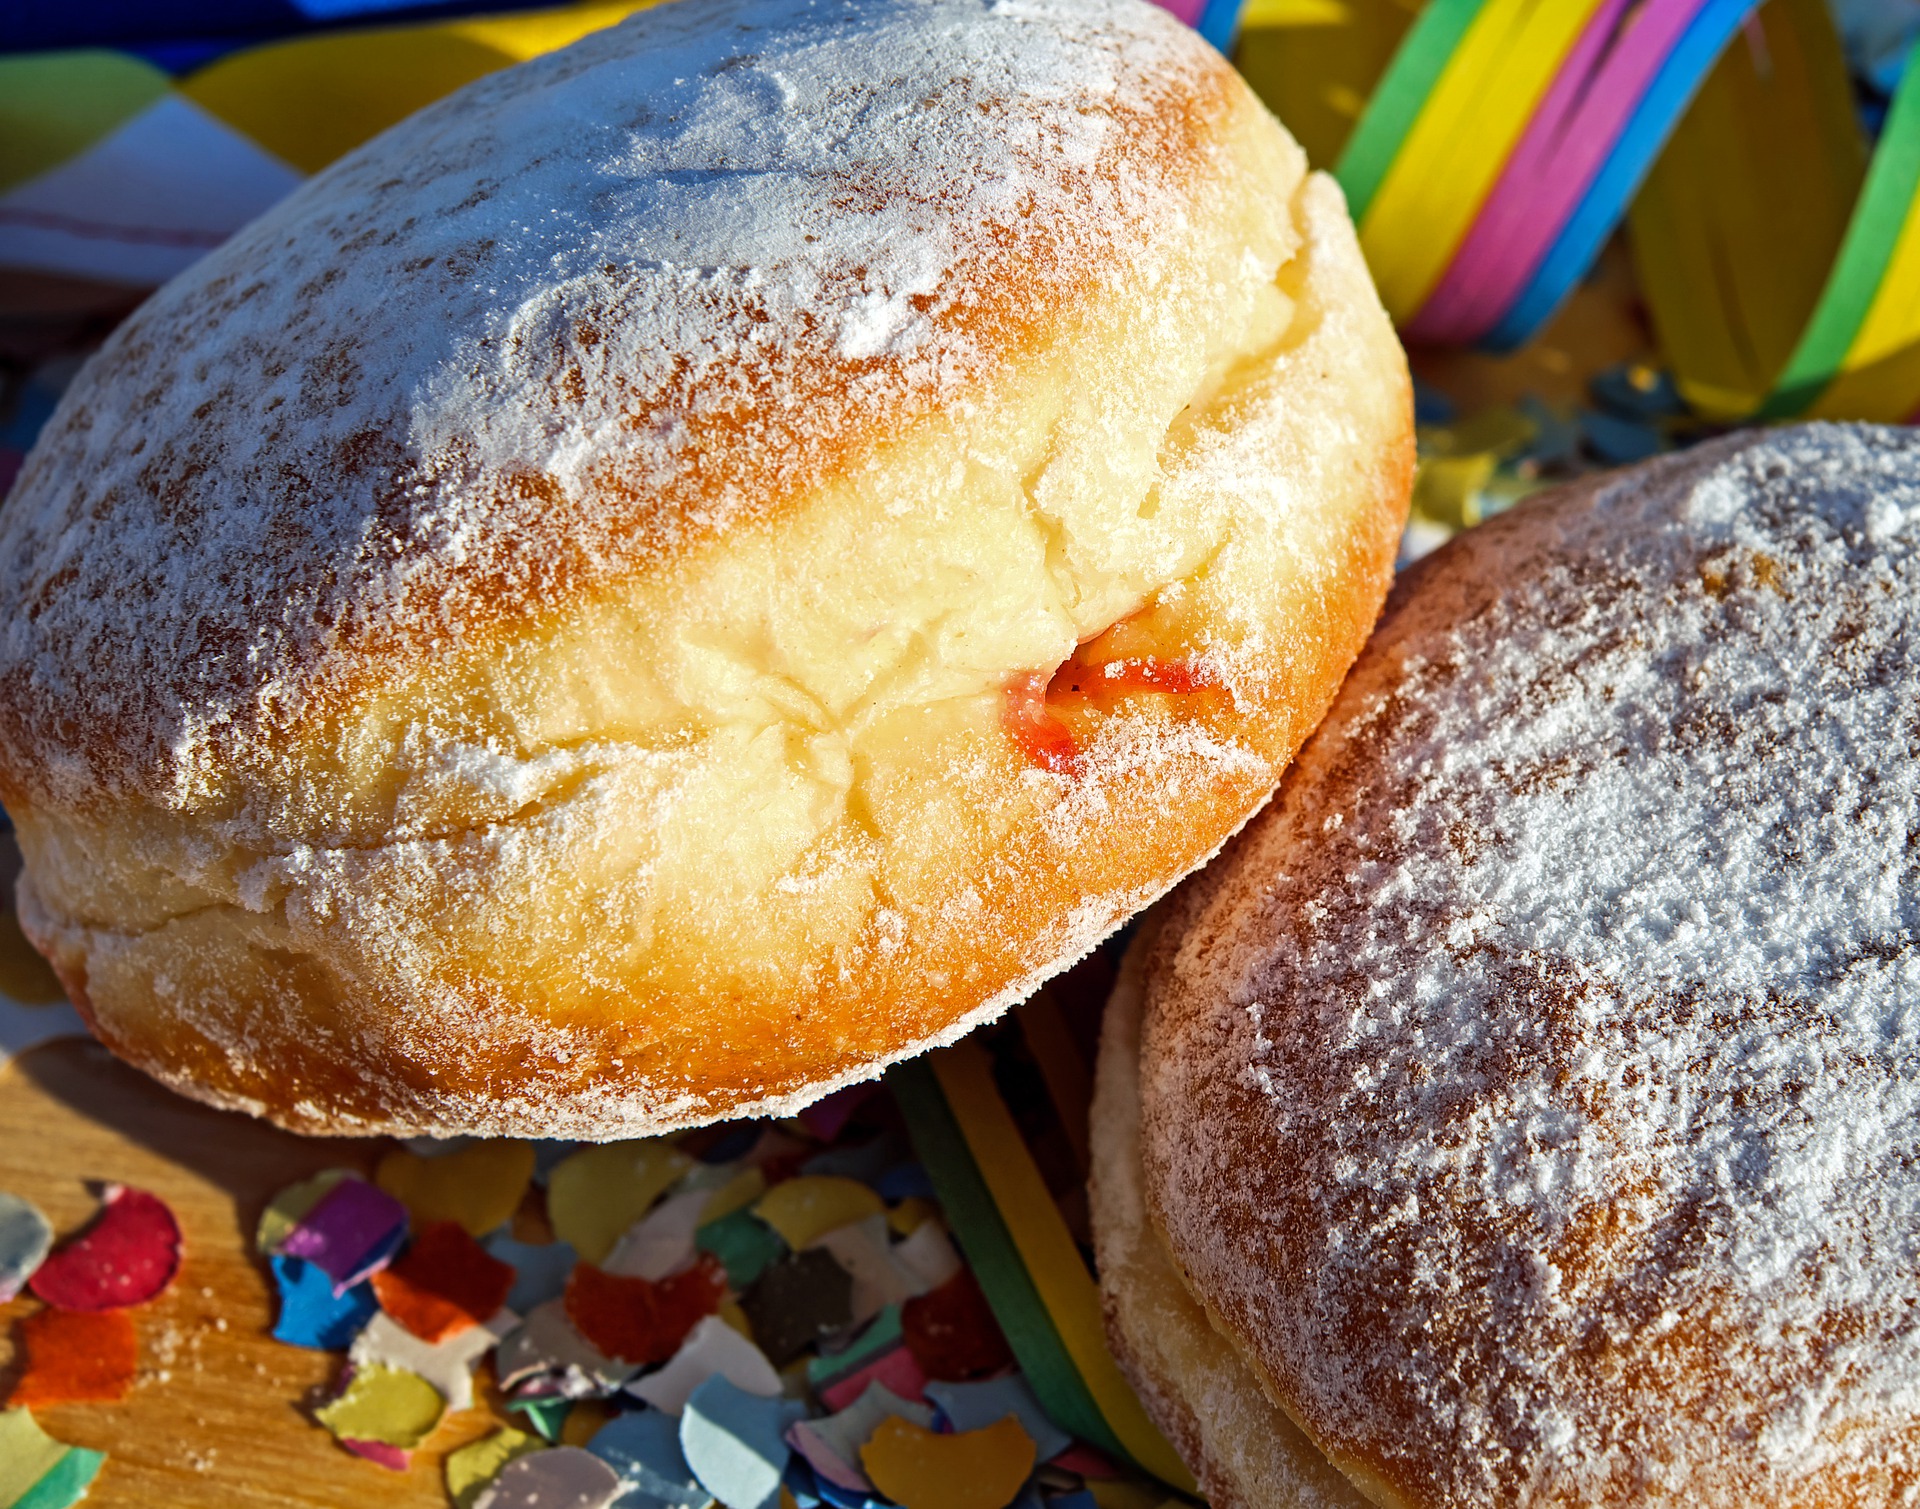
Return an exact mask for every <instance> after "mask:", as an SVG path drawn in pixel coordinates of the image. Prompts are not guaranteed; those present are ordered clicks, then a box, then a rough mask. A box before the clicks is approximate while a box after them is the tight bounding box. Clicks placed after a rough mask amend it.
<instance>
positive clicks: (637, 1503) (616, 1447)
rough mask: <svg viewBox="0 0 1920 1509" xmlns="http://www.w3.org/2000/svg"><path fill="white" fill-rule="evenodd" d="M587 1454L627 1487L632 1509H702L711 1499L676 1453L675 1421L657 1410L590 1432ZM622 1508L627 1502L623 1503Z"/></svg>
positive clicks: (681, 1454) (615, 1420) (622, 1417)
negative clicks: (599, 1461)
mask: <svg viewBox="0 0 1920 1509" xmlns="http://www.w3.org/2000/svg"><path fill="white" fill-rule="evenodd" d="M587 1450H588V1451H590V1452H592V1453H593V1454H594V1455H595V1456H596V1457H599V1458H600V1459H601V1460H602V1461H604V1462H605V1463H606V1464H607V1465H608V1466H609V1467H611V1468H612V1469H613V1470H614V1471H615V1472H617V1473H619V1474H620V1480H621V1481H622V1482H623V1483H626V1484H628V1485H629V1486H630V1488H631V1490H632V1496H633V1500H634V1502H633V1509H705V1506H706V1505H707V1504H708V1503H709V1502H711V1500H712V1497H713V1495H711V1494H710V1493H708V1492H707V1490H706V1489H704V1488H702V1487H701V1486H700V1480H699V1479H698V1478H696V1477H695V1476H694V1475H693V1469H692V1468H691V1467H689V1466H688V1465H687V1458H686V1454H685V1453H684V1452H682V1451H681V1450H680V1422H679V1420H677V1419H675V1418H674V1417H672V1416H670V1415H663V1414H661V1413H660V1412H659V1411H658V1410H653V1409H644V1410H637V1411H635V1412H634V1413H632V1414H627V1415H617V1416H615V1417H614V1418H613V1419H612V1420H610V1421H608V1422H607V1423H606V1424H605V1425H603V1426H601V1427H600V1429H599V1431H598V1432H596V1433H595V1435H594V1437H593V1439H592V1440H591V1441H589V1442H588V1443H587ZM621 1503H622V1509H626V1506H627V1501H626V1500H624V1499H623V1500H622V1501H621Z"/></svg>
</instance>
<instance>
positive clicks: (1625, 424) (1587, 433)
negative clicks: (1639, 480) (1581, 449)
mask: <svg viewBox="0 0 1920 1509" xmlns="http://www.w3.org/2000/svg"><path fill="white" fill-rule="evenodd" d="M1580 438H1581V439H1582V440H1584V441H1585V442H1586V443H1587V449H1588V450H1590V451H1592V452H1593V453H1594V455H1596V456H1597V457H1599V458H1600V459H1601V460H1602V461H1604V462H1606V463H1607V464H1608V465H1609V466H1626V465H1627V464H1629V463H1630V462H1634V461H1645V460H1646V459H1647V458H1648V457H1649V456H1657V455H1659V454H1660V452H1661V451H1663V450H1665V449H1666V446H1665V443H1664V442H1663V441H1662V440H1661V439H1660V435H1659V432H1658V431H1656V430H1653V429H1650V428H1649V427H1648V426H1646V425H1644V424H1635V423H1634V422H1633V421H1632V420H1631V419H1616V418H1614V416H1613V415H1611V414H1602V413H1601V412H1600V411H1599V410H1598V409H1583V410H1581V412H1580Z"/></svg>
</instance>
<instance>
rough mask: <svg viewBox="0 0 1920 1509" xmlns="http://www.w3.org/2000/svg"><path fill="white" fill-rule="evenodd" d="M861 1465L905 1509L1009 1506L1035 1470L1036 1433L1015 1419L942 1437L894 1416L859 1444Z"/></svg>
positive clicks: (883, 1491)
mask: <svg viewBox="0 0 1920 1509" xmlns="http://www.w3.org/2000/svg"><path fill="white" fill-rule="evenodd" d="M860 1465H861V1466H863V1467H864V1468H866V1470H867V1476H868V1477H869V1478H871V1479H872V1480H873V1486H874V1487H876V1488H878V1489H879V1490H880V1491H881V1492H882V1493H884V1494H886V1496H887V1497H888V1498H890V1499H892V1500H894V1501H895V1502H896V1503H898V1504H900V1505H901V1506H902V1509H1006V1506H1007V1505H1008V1504H1011V1503H1012V1502H1013V1500H1014V1497H1015V1496H1016V1495H1017V1494H1018V1493H1019V1492H1020V1485H1021V1484H1022V1483H1024V1482H1026V1480H1027V1474H1028V1473H1030V1472H1032V1471H1033V1437H1031V1436H1029V1435H1028V1434H1027V1433H1026V1431H1024V1430H1022V1429H1021V1428H1020V1422H1019V1421H1018V1420H1013V1419H1007V1420H1000V1421H998V1422H996V1423H995V1424H993V1425H989V1426H988V1427H987V1428H986V1429H985V1430H970V1431H965V1432H962V1433H959V1434H956V1435H950V1436H942V1435H936V1434H935V1433H934V1432H932V1431H930V1430H928V1429H926V1428H925V1427H924V1426H921V1425H916V1424H914V1423H913V1422H912V1421H909V1420H903V1419H901V1418H899V1417H898V1416H895V1417H893V1418H891V1419H888V1420H884V1421H882V1422H881V1423H880V1425H879V1427H878V1428H877V1429H876V1430H875V1431H874V1433H873V1436H872V1439H870V1440H869V1441H868V1442H867V1444H866V1445H865V1446H864V1447H863V1448H862V1449H861V1452H860Z"/></svg>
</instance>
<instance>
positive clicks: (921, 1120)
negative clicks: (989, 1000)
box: [887, 1060, 1132, 1461]
mask: <svg viewBox="0 0 1920 1509" xmlns="http://www.w3.org/2000/svg"><path fill="white" fill-rule="evenodd" d="M887 1086H888V1088H889V1089H891V1090H892V1091H893V1094H894V1098H895V1099H896V1100H897V1101H899V1103H900V1109H901V1111H902V1113H903V1114H904V1115H905V1118H906V1122H907V1127H908V1130H909V1131H910V1132H911V1133H912V1136H913V1147H914V1151H915V1153H917V1154H918V1155H919V1158H920V1161H921V1163H922V1164H924V1165H925V1166H926V1170H927V1173H928V1175H929V1176H930V1177H931V1178H932V1180H933V1187H934V1189H935V1191H936V1192H937V1193H938V1194H939V1196H940V1204H941V1205H942V1207H944V1209H945V1210H946V1214H947V1219H948V1221H949V1222H951V1223H952V1226H953V1230H954V1233H955V1234H956V1235H957V1236H958V1237H959V1238H960V1245H961V1246H962V1247H963V1248H964V1249H965V1250H966V1258H967V1263H968V1266H970V1267H971V1268H972V1269H973V1275H974V1277H975V1278H976V1279H978V1280H979V1281H980V1288H981V1291H982V1292H983V1293H984V1294H985V1295H986V1296H987V1302H988V1303H989V1304H990V1305H992V1306H993V1313H994V1316H995V1317H996V1318H997V1319H998V1320H999V1322H1000V1327H1001V1329H1002V1330H1004V1331H1005V1332H1006V1334H1007V1343H1008V1345H1009V1346H1011V1347H1012V1348H1013V1354H1014V1356H1015V1357H1016V1358H1018V1359H1019V1362H1020V1370H1021V1371H1022V1372H1023V1373H1025V1374H1026V1376H1027V1382H1028V1383H1029V1384H1031V1385H1032V1387H1033V1391H1034V1393H1035V1394H1037V1395H1039V1397H1040V1402H1041V1403H1042V1404H1043V1405H1045V1406H1046V1410H1047V1413H1048V1414H1049V1415H1051V1416H1052V1417H1053V1418H1054V1420H1056V1421H1057V1422H1058V1423H1059V1424H1060V1425H1061V1426H1063V1427H1065V1428H1066V1429H1067V1430H1069V1431H1071V1432H1072V1433H1073V1434H1074V1435H1076V1436H1078V1437H1080V1439H1081V1440H1083V1441H1089V1442H1091V1443H1093V1444H1094V1445H1095V1446H1098V1447H1099V1448H1100V1449H1101V1450H1102V1451H1104V1452H1106V1453H1108V1454H1109V1455H1110V1456H1114V1457H1118V1458H1121V1459H1122V1460H1126V1461H1131V1460H1132V1458H1131V1457H1129V1456H1128V1455H1127V1452H1126V1450H1125V1448H1124V1447H1122V1446H1121V1445H1120V1442H1119V1440H1118V1439H1117V1438H1116V1437H1115V1436H1114V1434H1113V1431H1112V1430H1111V1429H1110V1428H1109V1427H1108V1425H1107V1421H1106V1417H1105V1416H1103V1415H1102V1414H1101V1413H1100V1408H1099V1406H1098V1405H1097V1404H1095V1403H1094V1400H1093V1395H1092V1394H1090V1393H1089V1392H1088V1391H1087V1386H1086V1384H1085V1382H1084V1381H1082V1379H1081V1377H1080V1372H1079V1369H1077V1368H1076V1367H1075V1366H1074V1365H1073V1359H1072V1358H1071V1357H1070V1356H1069V1355H1068V1354H1067V1349H1066V1347H1065V1346H1064V1345H1062V1344H1061V1341H1060V1334H1059V1332H1058V1331H1056V1330H1055V1329H1054V1325H1053V1317H1052V1316H1050V1315H1049V1314H1048V1313H1047V1308H1046V1306H1045V1305H1043V1304H1042V1303H1041V1302H1040V1296H1039V1293H1038V1292H1037V1291H1036V1290H1035V1289H1034V1287H1033V1280H1032V1279H1031V1278H1029V1277H1028V1275H1027V1270H1026V1266H1025V1264H1023V1263H1022V1262H1021V1261H1020V1253H1019V1249H1018V1248H1016V1247H1015V1246H1014V1245H1013V1238H1012V1237H1011V1236H1009V1235H1008V1233H1007V1227H1006V1223H1005V1222H1004V1221H1003V1220H1001V1218H1000V1211H999V1208H998V1207H997V1206H995V1205H994V1203H993V1196H992V1195H990V1194H989V1193H988V1192H987V1186H986V1183H985V1181H984V1180H982V1179H981V1177H980V1171H979V1169H977V1168H976V1167H975V1166H974V1163H973V1155H972V1154H971V1153H970V1152H969V1151H968V1150H967V1143H966V1138H965V1137H964V1136H963V1135H962V1134H961V1131H960V1126H959V1123H958V1122H956V1121H955V1120H954V1117H953V1111H952V1109H951V1108H950V1107H949V1106H948V1105H947V1098H946V1096H945V1094H943V1093H942V1091H941V1089H940V1082H939V1080H937V1079H936V1078H935V1077H934V1073H933V1071H932V1070H931V1069H929V1068H928V1067H927V1066H926V1064H925V1063H924V1062H921V1061H917V1060H916V1061H914V1062H912V1063H905V1064H897V1065H895V1066H894V1067H893V1068H892V1069H890V1070H889V1071H888V1073H887Z"/></svg>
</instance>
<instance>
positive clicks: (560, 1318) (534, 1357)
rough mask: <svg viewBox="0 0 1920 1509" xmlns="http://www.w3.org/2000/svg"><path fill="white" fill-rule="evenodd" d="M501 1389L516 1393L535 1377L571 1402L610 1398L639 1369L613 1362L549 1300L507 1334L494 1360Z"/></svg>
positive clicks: (562, 1307)
mask: <svg viewBox="0 0 1920 1509" xmlns="http://www.w3.org/2000/svg"><path fill="white" fill-rule="evenodd" d="M493 1368H494V1374H495V1376H496V1377H498V1378H499V1380H500V1386H501V1387H502V1388H505V1389H510V1390H515V1391H516V1392H517V1391H518V1390H520V1389H522V1388H524V1387H528V1386H529V1384H530V1380H532V1379H533V1378H535V1377H536V1376H539V1377H544V1378H546V1379H548V1380H550V1382H551V1384H552V1387H553V1389H554V1390H556V1391H559V1392H563V1393H565V1394H566V1395H567V1396H568V1397H571V1398H580V1399H584V1398H586V1397H587V1396H588V1395H590V1394H601V1393H610V1392H611V1391H612V1390H614V1389H616V1388H618V1387H619V1386H620V1385H621V1384H623V1383H625V1382H626V1381H627V1380H628V1379H629V1378H631V1377H632V1376H633V1375H634V1373H635V1372H637V1371H638V1369H636V1368H634V1367H632V1366H631V1365H629V1364H627V1363H622V1362H616V1361H614V1359H613V1358H611V1357H609V1356H607V1355H606V1354H605V1353H604V1352H602V1351H600V1350H599V1349H598V1348H596V1347H595V1346H594V1345H593V1344H592V1343H591V1342H589V1341H588V1340H587V1339H586V1338H585V1337H584V1336H582V1335H581V1334H580V1333H579V1332H578V1331H576V1330H575V1329H574V1328H573V1322H572V1321H570V1320H568V1319H567V1312H566V1306H565V1303H564V1302H563V1301H561V1300H557V1299H550V1300H548V1301H547V1302H546V1303H545V1304H544V1305H537V1306H535V1307H534V1309H533V1310H532V1311H531V1312H530V1313H529V1314H528V1315H527V1317H526V1319H525V1320H523V1321H522V1322H521V1323H520V1326H519V1329H517V1330H515V1331H511V1332H509V1333H508V1334H507V1337H506V1339H505V1340H503V1341H502V1342H501V1343H500V1347H499V1350H498V1351H496V1352H495V1354H494V1359H493Z"/></svg>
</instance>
